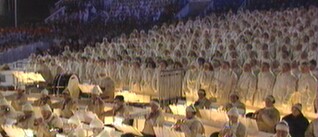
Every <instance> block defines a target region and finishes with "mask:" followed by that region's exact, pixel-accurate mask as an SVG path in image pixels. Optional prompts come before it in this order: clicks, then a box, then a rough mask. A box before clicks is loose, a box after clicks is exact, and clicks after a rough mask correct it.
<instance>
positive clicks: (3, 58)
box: [0, 42, 50, 65]
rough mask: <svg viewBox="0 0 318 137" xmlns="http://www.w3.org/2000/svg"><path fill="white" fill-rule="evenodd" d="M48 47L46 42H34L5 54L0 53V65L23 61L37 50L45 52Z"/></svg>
mask: <svg viewBox="0 0 318 137" xmlns="http://www.w3.org/2000/svg"><path fill="white" fill-rule="evenodd" d="M49 47H50V44H49V43H48V42H36V43H32V44H28V45H23V46H20V47H18V48H15V49H11V50H9V51H6V52H2V53H0V65H1V64H6V63H11V62H14V61H17V60H21V59H25V58H27V57H29V56H30V54H32V53H35V52H36V51H37V50H45V49H48V48H49Z"/></svg>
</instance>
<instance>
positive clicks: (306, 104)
mask: <svg viewBox="0 0 318 137" xmlns="http://www.w3.org/2000/svg"><path fill="white" fill-rule="evenodd" d="M316 90H317V79H316V78H315V77H314V76H313V75H312V74H311V73H303V74H301V75H300V78H299V80H298V92H299V93H300V100H299V101H300V102H299V103H301V104H302V105H303V108H304V110H305V111H313V106H314V101H315V97H316V95H317V91H316Z"/></svg>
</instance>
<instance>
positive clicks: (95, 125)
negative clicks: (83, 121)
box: [89, 117, 104, 137]
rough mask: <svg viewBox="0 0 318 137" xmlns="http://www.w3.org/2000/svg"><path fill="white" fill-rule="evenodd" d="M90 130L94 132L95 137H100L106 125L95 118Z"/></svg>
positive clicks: (90, 124)
mask: <svg viewBox="0 0 318 137" xmlns="http://www.w3.org/2000/svg"><path fill="white" fill-rule="evenodd" d="M89 128H90V129H92V130H93V136H94V137H95V136H97V135H99V134H100V133H101V132H102V131H103V129H104V123H103V122H102V121H101V120H100V119H98V117H95V118H94V119H93V120H92V121H91V122H90V123H89Z"/></svg>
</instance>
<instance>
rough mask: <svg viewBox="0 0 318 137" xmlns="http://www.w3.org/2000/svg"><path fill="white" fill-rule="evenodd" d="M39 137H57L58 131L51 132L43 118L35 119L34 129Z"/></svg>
mask: <svg viewBox="0 0 318 137" xmlns="http://www.w3.org/2000/svg"><path fill="white" fill-rule="evenodd" d="M33 130H34V131H35V135H36V136H37V137H55V136H56V134H57V133H58V131H55V130H51V129H50V127H49V125H48V124H47V123H45V122H44V120H43V118H42V117H37V118H35V121H34V129H33Z"/></svg>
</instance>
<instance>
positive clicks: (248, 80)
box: [237, 72, 257, 105]
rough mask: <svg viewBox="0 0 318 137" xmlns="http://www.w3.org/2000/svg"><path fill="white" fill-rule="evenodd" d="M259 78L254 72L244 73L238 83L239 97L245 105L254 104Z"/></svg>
mask: <svg viewBox="0 0 318 137" xmlns="http://www.w3.org/2000/svg"><path fill="white" fill-rule="evenodd" d="M256 84H257V78H256V76H255V75H254V74H253V73H252V72H243V73H242V75H241V76H240V79H239V80H238V83H237V90H238V93H239V96H240V98H241V100H242V101H243V102H245V104H250V105H251V104H253V102H254V94H255V92H256Z"/></svg>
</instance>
